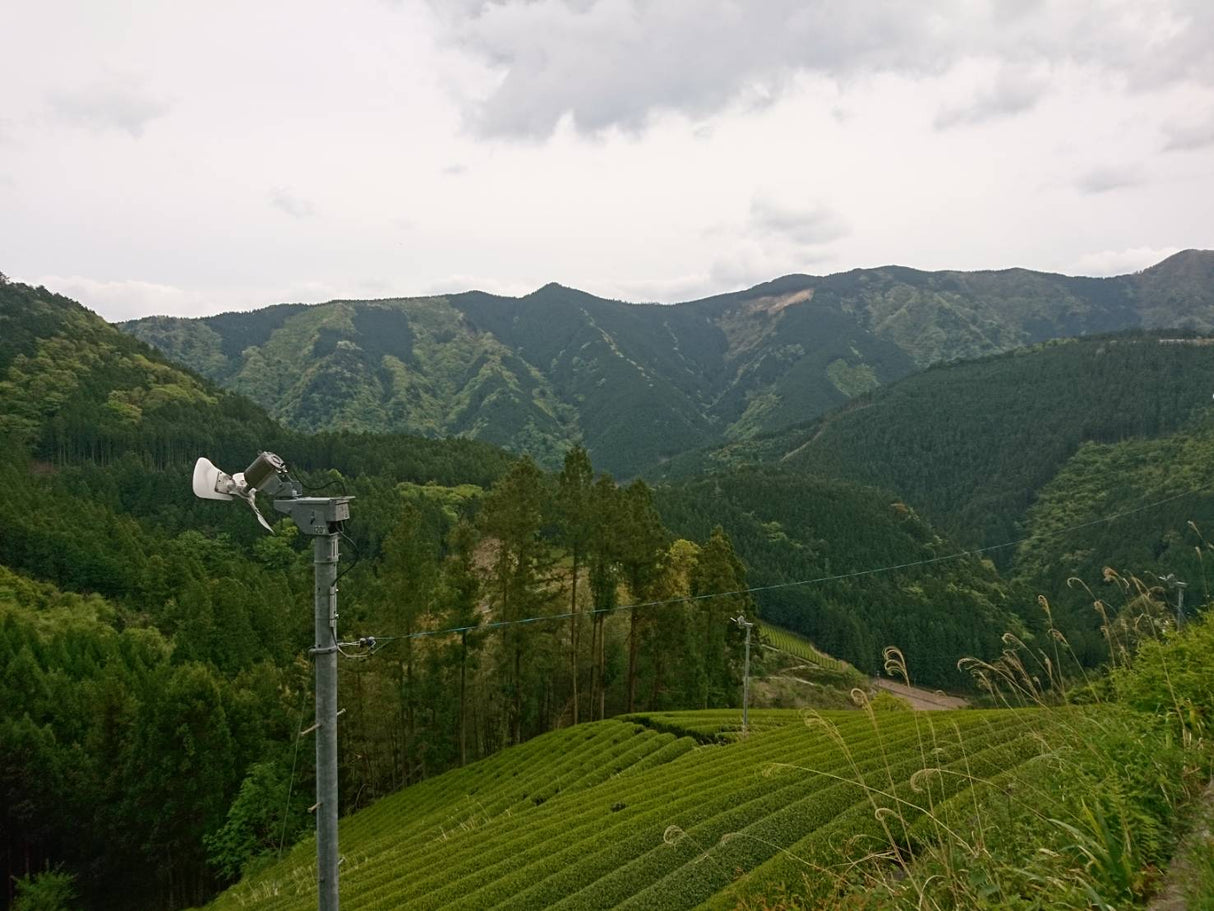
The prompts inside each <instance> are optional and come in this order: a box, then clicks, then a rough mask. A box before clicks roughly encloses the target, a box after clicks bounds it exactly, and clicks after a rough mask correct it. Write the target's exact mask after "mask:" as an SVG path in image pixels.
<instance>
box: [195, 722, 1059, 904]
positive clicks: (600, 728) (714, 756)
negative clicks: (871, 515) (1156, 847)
mask: <svg viewBox="0 0 1214 911" xmlns="http://www.w3.org/2000/svg"><path fill="white" fill-rule="evenodd" d="M737 714H738V713H737V712H736V711H733V712H727V711H711V712H686V713H664V714H654V715H637V716H632V717H630V718H626V719H620V720H612V721H604V722H597V723H594V724H589V725H581V726H578V727H575V728H569V729H565V730H562V731H557V732H555V733H552V734H548V735H545V736H543V737H539V738H536V739H535V740H532V741H530V742H529V743H526V744H523V745H521V746H518V747H515V748H513V749H509V750H506V751H504V752H503V753H500V754H498V755H497V756H494V757H492V758H490V759H487V760H485V761H483V762H480V763H477V764H475V765H473V766H470V767H469V768H467V769H462V770H458V771H455V772H451V773H448V774H446V775H443V776H440V777H439V778H436V779H433V780H431V781H427V782H424V783H422V784H420V785H417V786H414V787H411V788H408V789H406V790H405V791H403V792H401V793H399V794H396V795H394V796H392V797H388V798H385V799H384V800H382V801H380V802H379V803H378V804H376V805H375V806H374V807H372V808H370V809H368V810H365V811H363V812H361V813H359V814H357V815H355V816H353V817H350V818H348V819H346V820H344V821H343V823H342V826H341V847H342V853H343V855H344V857H345V862H344V863H343V866H342V868H341V870H342V880H341V891H342V896H343V901H344V902H346V903H347V904H348V906H349V907H356V908H361V909H381V911H382V909H395V908H463V909H480V908H513V909H531V908H544V907H554V908H563V909H571V911H572V909H578V911H581V909H591V908H615V907H625V908H655V909H659V908H661V909H664V908H671V909H675V908H692V907H696V906H697V905H700V904H702V903H705V902H716V903H718V904H719V905H720V906H721V907H733V905H734V903H735V902H736V900H737V898H738V897H739V895H740V894H741V893H742V892H753V891H756V890H757V891H760V892H763V891H767V890H768V889H776V888H779V887H781V886H792V887H793V888H798V889H799V888H802V886H801V877H802V873H803V872H805V871H806V870H808V869H811V868H810V867H807V866H806V864H807V863H812V864H816V865H820V866H826V865H829V864H830V863H833V862H837V861H839V860H841V859H843V852H844V851H845V850H847V848H845V846H850V847H852V848H854V847H856V846H857V845H859V846H860V847H861V848H864V847H865V846H866V845H867V844H869V843H872V844H877V843H888V840H890V839H894V840H895V841H897V842H905V841H909V840H910V839H912V830H913V827H914V824H915V821H916V819H918V818H919V817H921V816H922V814H923V811H924V808H925V807H927V806H930V805H932V804H939V803H941V802H942V801H946V800H947V799H948V798H949V797H950V796H952V795H953V794H955V793H957V792H958V791H960V790H961V789H962V787H963V786H964V783H965V782H966V781H968V780H970V777H969V776H975V777H978V778H983V777H989V776H995V775H998V774H999V773H1001V772H1003V771H1005V770H1007V769H1009V768H1012V767H1015V766H1017V765H1018V764H1020V763H1022V762H1024V761H1026V760H1028V759H1030V758H1031V757H1033V756H1035V755H1037V754H1039V753H1040V752H1041V750H1042V749H1043V746H1042V738H1041V737H1040V736H1039V735H1040V732H1041V730H1042V729H1043V728H1044V727H1046V726H1049V725H1050V724H1052V723H1053V721H1052V720H1051V719H1052V718H1053V716H1047V715H1046V714H1044V713H1040V712H1034V711H1017V712H1011V711H994V710H990V711H964V712H951V713H947V714H941V715H937V716H936V717H935V718H934V719H928V718H927V717H926V716H922V715H917V714H914V713H900V712H899V713H888V714H879V715H877V716H876V719H877V721H876V723H875V724H874V721H873V720H872V719H870V717H869V716H868V715H866V714H865V713H863V712H839V713H829V714H823V715H815V716H806V718H802V716H801V715H800V714H798V713H797V712H792V711H776V710H770V711H764V712H756V713H754V714H753V716H752V725H753V731H752V733H751V735H750V736H749V737H748V738H746V739H745V740H741V739H736V738H735V739H728V734H729V732H730V731H731V730H732V729H733V728H734V727H735V726H736V724H737V721H738V719H737ZM1030 732H1036V734H1035V735H1034V736H1028V734H1029V733H1030ZM723 735H724V736H726V738H727V739H725V740H721V739H720V738H721V737H722V736H723ZM713 741H715V742H713ZM924 769H930V770H934V771H931V772H926V773H925V772H924V771H923V770H924ZM941 770H943V771H941ZM950 771H951V772H952V773H954V774H950ZM916 773H918V774H916ZM912 776H915V778H916V787H915V788H912V787H911V779H912ZM878 810H881V812H877V811H878ZM314 850H315V849H314V843H313V842H312V841H311V840H309V841H307V842H305V843H303V844H301V845H299V846H297V847H296V848H295V849H294V850H293V851H292V852H291V854H290V855H289V856H288V857H287V858H286V859H285V860H284V861H283V862H281V863H279V864H277V865H275V866H273V867H271V868H269V869H267V870H266V871H264V872H262V873H261V874H259V875H257V876H255V877H253V878H251V879H250V880H249V881H246V882H242V883H241V884H240V885H238V886H236V887H235V888H233V889H231V890H229V891H228V892H227V893H225V894H224V895H222V896H221V897H220V898H219V899H218V900H217V901H216V902H215V904H214V907H215V908H216V909H229V908H253V907H256V908H265V909H271V911H272V909H296V908H298V909H305V908H309V907H312V906H313V903H314V891H313V878H314V869H315V868H314V860H313V852H314ZM739 876H740V878H739ZM828 885H829V883H827V882H825V881H824V888H826V887H828Z"/></svg>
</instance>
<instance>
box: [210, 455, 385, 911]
mask: <svg viewBox="0 0 1214 911" xmlns="http://www.w3.org/2000/svg"><path fill="white" fill-rule="evenodd" d="M192 486H193V488H194V495H195V496H196V497H201V498H202V499H204V500H236V499H239V500H243V501H244V502H245V503H247V504H248V506H249V508H250V509H252V510H253V515H255V516H256V517H257V521H258V522H260V523H261V525H262V527H263V528H265V530H266V531H273V529H272V528H271V527H270V523H269V522H267V521H266V520H265V517H264V516H262V514H261V511H260V510H259V509H258V508H257V497H256V495H257V492H258V491H261V493H263V494H265V495H267V496H271V497H274V509H275V511H277V512H281V513H283V514H285V515H288V516H290V517H291V521H293V522H294V523H295V524H296V525H298V526H299V530H300V531H302V532H303V533H304V534H305V535H307V536H308V537H310V538H312V539H313V540H312V564H313V569H314V571H315V584H314V588H313V604H314V611H313V614H314V620H315V630H316V642H315V644H314V645H313V646H312V648H311V649H309V652H310V654H311V655H312V661H313V662H314V663H315V665H316V721H315V723H314V724H313V725H312V727H311V728H309V729H308V730H307V731H303V732H301V734H300V735H299V736H301V737H302V736H303V734H306V733H310V732H312V731H315V732H316V804H315V805H314V806H313V807H312V810H313V812H315V813H316V901H317V907H318V908H319V909H320V911H338V893H337V863H338V857H337V715H338V711H337V654H338V652H339V651H340V650H341V646H342V645H358V646H362V647H367V646H369V647H370V648H372V649H374V648H375V640H374V639H373V638H370V637H367V638H365V639H361V640H359V642H357V643H342V642H339V641H338V640H337V558H338V549H337V539H338V536H339V535H340V534H341V528H342V523H343V522H345V521H346V520H347V519H348V518H350V501H351V500H353V499H354V498H353V497H301V496H300V493H301V492H302V490H303V487H302V485H301V484H299V482H297V481H293V480H291V477H290V475H289V474H288V473H287V463H286V462H284V461H283V460H282V458H281V457H280V456H277V455H275V454H274V453H272V452H259V453H258V454H257V458H256V459H254V461H253V463H252V464H251V465H250V466H249V467H248V468H246V469H245V470H244V471H243V472H238V473H237V474H234V475H230V474H228V473H227V472H224V471H220V470H219V469H218V468H216V467H215V466H214V465H213V464H211V461H210V459H206V458H201V459H199V460H198V461H197V462H196V463H194V477H193V480H192Z"/></svg>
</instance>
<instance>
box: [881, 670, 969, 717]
mask: <svg viewBox="0 0 1214 911" xmlns="http://www.w3.org/2000/svg"><path fill="white" fill-rule="evenodd" d="M873 685H874V686H876V687H877V688H879V689H883V690H885V691H887V692H889V693H893V694H894V695H895V696H900V697H901V698H903V699H905V700H906V701H907V702H909V703H910V704H911V708H913V709H916V710H918V711H920V712H942V711H945V710H946V709H963V708H965V707H966V706H967V705H969V703H968V702H966V701H965V700H964V699H962V698H961V697H960V696H949V695H946V694H945V693H939V692H934V691H932V690H922V689H919V687H917V686H907V685H906V684H904V683H898V682H896V681H894V680H884V679H882V678H880V677H874V678H873Z"/></svg>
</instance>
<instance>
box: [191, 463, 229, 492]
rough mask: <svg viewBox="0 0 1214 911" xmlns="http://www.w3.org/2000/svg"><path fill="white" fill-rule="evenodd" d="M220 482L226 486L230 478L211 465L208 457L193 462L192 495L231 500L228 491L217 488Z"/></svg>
mask: <svg viewBox="0 0 1214 911" xmlns="http://www.w3.org/2000/svg"><path fill="white" fill-rule="evenodd" d="M221 483H222V484H223V485H224V486H228V485H230V484H231V483H232V478H231V476H230V475H228V474H227V473H225V472H222V471H220V470H219V469H218V468H216V467H215V466H214V465H212V464H211V460H210V459H199V460H198V461H197V462H195V463H194V496H196V497H201V498H202V499H204V500H231V499H232V495H231V494H230V493H223V492H222V491H220V490H219V486H220V484H221Z"/></svg>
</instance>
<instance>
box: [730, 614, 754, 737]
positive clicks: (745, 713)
mask: <svg viewBox="0 0 1214 911" xmlns="http://www.w3.org/2000/svg"><path fill="white" fill-rule="evenodd" d="M733 622H734V623H736V624H738V626H740V627H742V628H743V629H744V630H746V664H745V670H744V671H743V672H742V736H743V737H745V736H746V735H747V733H748V732H749V731H750V630H751V628H752V627H753V626H754V624H753V623H751V622H750V621H749V620H747V619H746V615H745V614H738V615H737V616H736V617H734V618H733Z"/></svg>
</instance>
